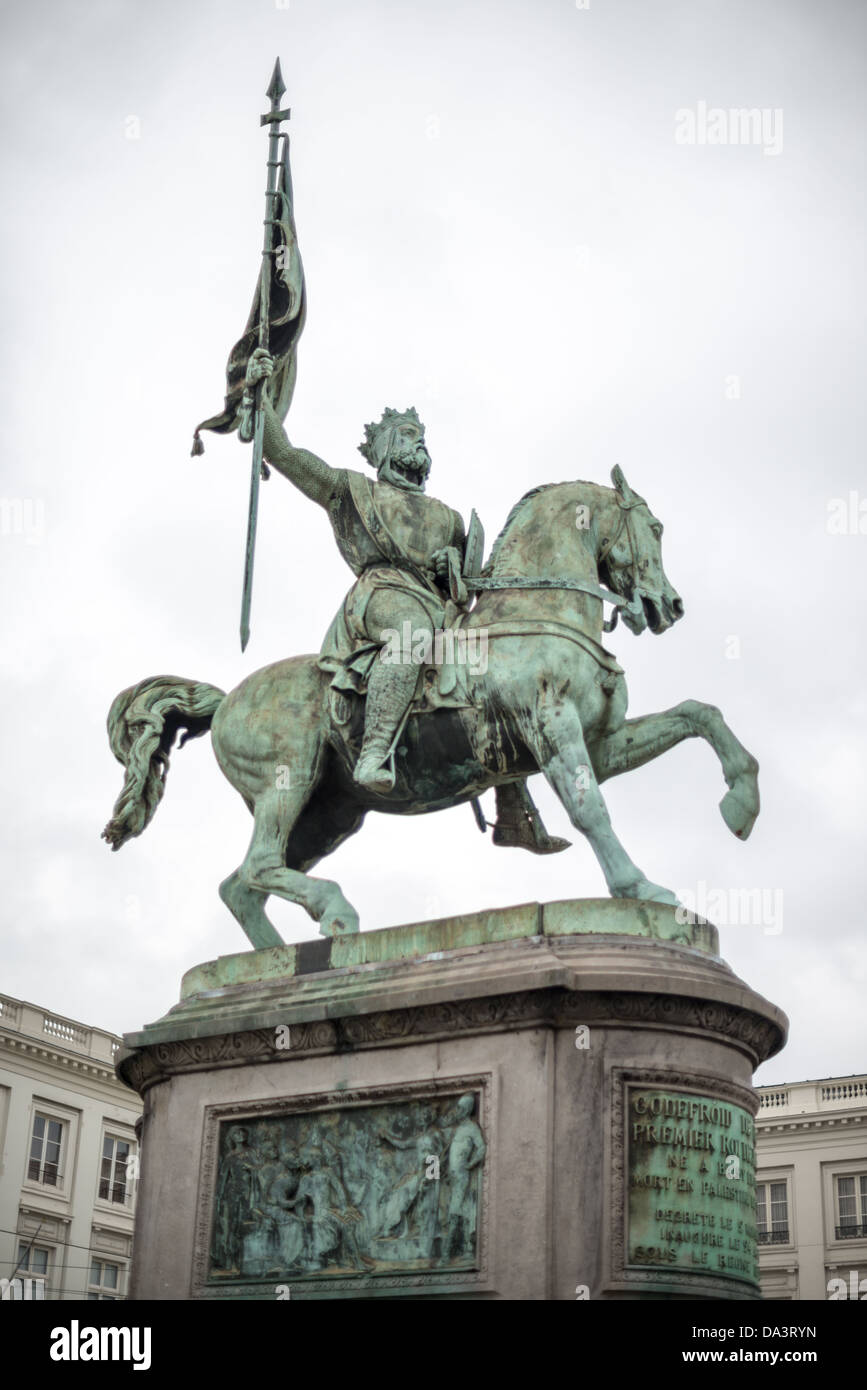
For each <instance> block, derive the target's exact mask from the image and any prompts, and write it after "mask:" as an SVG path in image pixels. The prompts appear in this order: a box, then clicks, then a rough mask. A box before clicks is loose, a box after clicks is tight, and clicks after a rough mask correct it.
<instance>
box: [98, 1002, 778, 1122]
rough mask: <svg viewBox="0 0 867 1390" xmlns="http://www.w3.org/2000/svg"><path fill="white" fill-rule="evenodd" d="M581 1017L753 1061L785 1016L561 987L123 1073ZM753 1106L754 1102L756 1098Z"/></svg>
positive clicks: (139, 1064)
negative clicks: (733, 1051)
mask: <svg viewBox="0 0 867 1390" xmlns="http://www.w3.org/2000/svg"><path fill="white" fill-rule="evenodd" d="M576 1022H578V1023H596V1024H604V1023H607V1024H610V1025H611V1026H621V1027H629V1028H663V1029H666V1030H668V1029H670V1030H673V1031H676V1032H677V1033H679V1034H684V1033H694V1034H697V1035H699V1036H707V1035H710V1036H711V1037H713V1038H716V1039H718V1040H720V1041H723V1042H726V1043H729V1044H730V1045H732V1046H734V1047H737V1048H738V1049H739V1050H740V1051H741V1052H743V1053H745V1054H746V1056H747V1057H748V1058H749V1060H750V1063H751V1065H752V1066H753V1067H756V1066H758V1064H759V1063H760V1062H762V1061H764V1060H765V1058H766V1057H768V1056H769V1055H770V1054H771V1053H772V1052H773V1051H774V1050H775V1049H777V1048H779V1047H780V1046H781V1044H782V1034H781V1030H780V1028H779V1027H778V1026H777V1024H775V1023H774V1022H773V1021H772V1020H770V1019H767V1018H764V1017H763V1016H762V1015H760V1014H757V1013H754V1012H753V1011H752V1010H750V1009H748V1008H740V1007H738V1006H736V1005H732V1004H722V1003H716V1002H712V1001H708V1000H706V999H695V998H690V997H688V996H680V995H668V994H644V993H634V994H631V993H627V992H623V991H617V992H615V991H611V992H607V991H588V992H586V993H585V992H584V991H578V990H576V991H570V990H566V989H561V988H556V989H543V990H524V991H519V992H517V993H514V994H499V995H492V996H489V997H487V998H477V999H467V1000H460V1001H455V1002H452V1001H442V1002H440V1003H436V1004H422V1005H419V1006H417V1007H415V1008H402V1009H393V1010H388V1011H382V1012H376V1013H369V1014H356V1015H352V1016H349V1017H344V1018H335V1019H321V1020H316V1021H314V1022H312V1023H293V1024H291V1025H289V1045H288V1047H281V1048H279V1049H278V1048H277V1047H276V1046H275V1033H274V1029H272V1028H258V1029H254V1030H250V1031H241V1032H226V1033H223V1034H219V1035H215V1036H213V1037H207V1038H191V1039H177V1040H175V1041H171V1042H154V1043H151V1044H149V1045H148V1046H146V1047H140V1048H134V1049H131V1050H130V1051H129V1052H127V1053H126V1054H125V1055H124V1056H122V1057H121V1059H120V1061H119V1062H118V1074H119V1075H120V1076H121V1078H122V1079H123V1081H124V1082H125V1083H126V1084H127V1085H128V1086H130V1087H131V1088H132V1089H133V1090H135V1091H138V1092H139V1094H143V1093H144V1092H145V1091H146V1090H147V1089H148V1088H149V1087H150V1086H152V1085H154V1084H156V1083H157V1082H160V1081H164V1080H165V1079H166V1078H167V1077H169V1076H175V1075H177V1074H178V1073H181V1072H187V1071H203V1070H211V1069H213V1068H215V1067H226V1066H242V1065H249V1064H250V1063H261V1062H287V1061H291V1060H293V1059H294V1058H299V1057H309V1056H316V1055H321V1054H328V1053H340V1052H347V1051H355V1050H360V1049H365V1048H373V1047H393V1046H395V1045H400V1044H402V1043H411V1042H416V1041H425V1042H427V1041H434V1040H438V1039H444V1038H447V1037H449V1036H465V1035H467V1034H472V1033H494V1032H503V1031H507V1030H509V1029H514V1028H533V1027H545V1028H571V1027H573V1026H574V1024H575V1023H576ZM751 1104H752V1106H753V1108H755V1105H756V1101H755V1099H754V1100H753V1101H752V1102H751Z"/></svg>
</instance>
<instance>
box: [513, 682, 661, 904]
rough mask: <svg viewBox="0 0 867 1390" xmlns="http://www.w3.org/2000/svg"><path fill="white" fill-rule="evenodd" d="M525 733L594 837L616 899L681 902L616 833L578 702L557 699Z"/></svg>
mask: <svg viewBox="0 0 867 1390" xmlns="http://www.w3.org/2000/svg"><path fill="white" fill-rule="evenodd" d="M525 737H526V740H527V744H528V746H529V747H530V748H531V750H532V751H533V754H534V756H535V758H536V761H537V764H538V766H539V771H540V772H543V773H544V774H545V777H546V778H547V780H548V781H549V782H550V784H551V786H552V787H553V789H554V791H555V792H556V793H557V795H558V796H559V798H560V800H561V801H562V803H563V805H564V806H565V808H566V811H567V812H568V815H569V819H570V820H571V821H572V824H573V825H574V826H575V828H576V830H580V831H581V833H582V834H583V835H584V836H585V837H586V838H587V840H588V841H589V843H590V846H591V848H592V850H593V853H594V854H595V855H596V858H597V859H598V860H599V865H600V868H601V869H602V872H603V873H604V875H605V882H606V883H607V884H608V891H609V893H610V894H611V895H612V897H615V898H640V899H642V900H644V901H649V902H661V903H672V904H674V905H675V906H676V905H677V898H676V897H675V896H674V894H673V893H671V892H669V890H668V889H667V888H663V887H661V885H660V884H658V883H651V882H650V881H649V880H648V879H647V878H646V876H645V875H644V874H643V873H642V872H641V870H640V869H639V868H638V865H637V864H635V863H633V861H632V860H631V859H630V857H629V855H628V854H627V852H626V850H625V849H624V848H623V845H622V844H621V843H620V841H619V839H618V838H617V836H616V835H615V833H614V830H613V828H612V826H611V818H610V816H609V814H608V807H607V806H606V805H605V800H604V798H603V796H602V792H601V791H600V790H599V782H598V780H597V778H596V774H595V772H594V770H593V766H592V764H591V761H590V755H589V753H588V751H587V744H586V742H585V739H584V730H583V728H582V725H581V718H580V716H579V714H578V711H577V710H576V709H575V707H574V705H570V704H567V703H563V704H559V703H558V704H556V705H551V706H547V705H546V706H543V707H542V708H540V709H538V710H537V711H536V714H535V716H534V718H533V720H532V728H531V729H530V730H529V731H528V732H527V733H525Z"/></svg>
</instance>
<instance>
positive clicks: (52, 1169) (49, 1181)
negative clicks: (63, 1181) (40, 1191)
mask: <svg viewBox="0 0 867 1390" xmlns="http://www.w3.org/2000/svg"><path fill="white" fill-rule="evenodd" d="M62 1144H63V1125H62V1123H61V1122H60V1120H53V1119H51V1117H50V1116H49V1115H40V1114H38V1113H37V1114H36V1115H34V1116H33V1134H32V1137H31V1140H30V1162H29V1163H28V1165H27V1177H28V1179H29V1180H30V1182H41V1183H45V1185H46V1187H57V1186H58V1183H59V1182H60V1178H61V1172H60V1153H61V1146H62Z"/></svg>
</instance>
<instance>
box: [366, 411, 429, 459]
mask: <svg viewBox="0 0 867 1390" xmlns="http://www.w3.org/2000/svg"><path fill="white" fill-rule="evenodd" d="M402 424H409V425H415V426H416V428H417V429H418V431H419V433H423V431H424V425H423V424H422V422H421V420H420V419H419V418H418V413H417V411H416V408H415V406H414V405H411V406H409V408H408V409H407V410H392V408H391V406H386V408H385V410H384V411H383V414H382V419H381V420H379V421H377V423H376V424H369V425H365V426H364V443H363V444H359V446H358V452H359V453H360V454H361V455H362V457H363V458H365V459H366V460H367V462H368V463H369V464H370V466H371V468H379V467H380V465H381V464H382V462H383V459H384V457H385V449H384V448H383V444H386V445H387V444H388V441H389V440H390V439H391V436H392V433H393V431H394V430H395V429H396V428H397V426H398V425H402Z"/></svg>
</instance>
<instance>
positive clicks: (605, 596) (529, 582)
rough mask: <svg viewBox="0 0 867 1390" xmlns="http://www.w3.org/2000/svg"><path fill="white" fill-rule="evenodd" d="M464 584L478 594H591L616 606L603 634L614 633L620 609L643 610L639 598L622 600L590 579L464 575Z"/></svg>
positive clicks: (603, 626) (604, 626) (605, 624)
mask: <svg viewBox="0 0 867 1390" xmlns="http://www.w3.org/2000/svg"><path fill="white" fill-rule="evenodd" d="M464 583H465V584H466V586H467V588H468V589H470V590H471V591H474V592H476V593H480V592H481V590H482V589H572V590H573V591H574V592H575V593H579V594H590V596H591V598H598V599H602V600H603V602H605V603H611V604H613V605H614V612H613V613H612V615H611V617H610V618H609V619H608V620H607V621H606V622H604V623H603V624H602V630H603V632H613V631H614V629H615V627H616V626H617V619H618V616H619V612H618V610H619V609H621V608H625V609H626V610H627V611H628V612H631V613H637V612H640V610H641V600H640V599H639V598H638V597H635V598H632V599H625V598H622V597H621V595H620V594H614V593H612V592H611V590H610V589H603V587H602V585H601V584H594V583H593V582H592V580H589V579H522V578H521V577H520V576H519V575H515V576H511V575H502V576H498V577H497V578H491V579H485V578H484V577H483V576H482V575H480V574H467V575H464Z"/></svg>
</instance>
